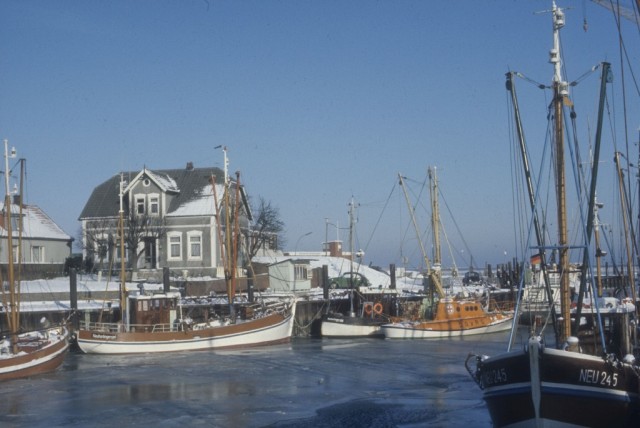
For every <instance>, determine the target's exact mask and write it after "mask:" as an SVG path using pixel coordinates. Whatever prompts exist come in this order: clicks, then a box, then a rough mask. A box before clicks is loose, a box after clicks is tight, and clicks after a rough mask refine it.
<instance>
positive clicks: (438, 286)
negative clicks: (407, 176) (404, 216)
mask: <svg viewBox="0 0 640 428" xmlns="http://www.w3.org/2000/svg"><path fill="white" fill-rule="evenodd" d="M398 179H399V180H400V187H402V191H403V193H404V198H405V200H406V201H407V208H408V210H409V215H411V222H412V223H413V228H414V230H415V231H416V237H417V238H418V244H419V245H420V251H421V252H422V258H423V259H424V264H425V268H426V269H427V272H428V274H429V279H430V280H431V282H432V283H433V286H434V287H435V289H436V292H437V293H438V297H441V298H442V297H444V296H445V292H444V288H442V283H441V282H440V275H439V274H438V273H436V271H435V269H433V268H432V267H431V263H430V262H429V257H428V256H427V252H426V250H425V249H424V244H423V243H422V239H421V236H420V229H419V228H418V222H417V221H416V216H415V212H414V211H415V210H414V209H413V206H412V205H411V202H410V201H409V194H408V193H407V189H406V188H405V186H404V179H403V177H402V175H401V174H398Z"/></svg>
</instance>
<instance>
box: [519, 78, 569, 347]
mask: <svg viewBox="0 0 640 428" xmlns="http://www.w3.org/2000/svg"><path fill="white" fill-rule="evenodd" d="M514 74H515V73H514V72H511V71H510V72H508V73H507V74H506V76H507V82H506V86H507V91H509V93H510V94H511V102H512V104H513V114H514V118H515V127H516V132H517V134H518V143H519V145H520V155H521V157H522V165H523V168H524V175H525V181H526V184H527V193H528V195H529V204H530V205H531V214H532V216H533V228H534V231H535V234H536V241H537V243H538V247H539V255H540V271H541V272H542V277H543V280H544V289H545V293H546V295H547V301H548V302H549V308H550V310H551V318H552V320H553V328H554V331H555V332H556V336H557V325H556V315H557V312H556V306H555V302H554V297H553V291H552V290H551V285H550V280H549V270H548V266H547V255H546V251H545V248H544V247H545V240H544V233H543V232H542V226H541V225H540V219H539V218H538V210H537V208H536V194H535V191H534V188H533V179H532V177H531V167H530V163H529V154H528V152H527V144H526V141H525V138H524V130H523V129H522V119H521V117H520V107H519V105H518V97H517V96H516V85H515V83H514V81H513V75H514Z"/></svg>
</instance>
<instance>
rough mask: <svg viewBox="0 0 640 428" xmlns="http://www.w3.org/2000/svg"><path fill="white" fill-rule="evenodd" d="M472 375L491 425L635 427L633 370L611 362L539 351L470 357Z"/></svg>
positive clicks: (639, 390)
mask: <svg viewBox="0 0 640 428" xmlns="http://www.w3.org/2000/svg"><path fill="white" fill-rule="evenodd" d="M476 358H477V361H476V362H475V363H476V369H475V371H472V376H473V378H474V379H475V380H476V382H477V383H478V385H479V386H480V388H481V389H482V390H483V398H484V400H485V402H486V403H487V407H488V408H489V413H490V414H491V420H492V421H493V424H494V426H495V427H540V426H544V427H569V426H571V427H602V428H608V427H637V426H639V425H638V423H640V419H639V407H640V383H639V380H638V379H639V375H640V373H639V372H638V367H637V366H636V365H634V364H630V363H627V362H623V361H619V360H617V359H615V358H603V357H597V356H592V355H588V354H584V353H579V352H577V351H570V350H564V349H553V348H548V347H545V345H544V343H543V342H542V340H541V339H540V338H539V337H532V338H530V339H529V342H528V344H527V347H526V348H524V349H521V350H518V351H512V352H507V353H504V354H500V355H496V356H493V357H486V356H481V357H476Z"/></svg>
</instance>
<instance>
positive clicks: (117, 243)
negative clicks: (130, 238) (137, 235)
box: [115, 240, 127, 261]
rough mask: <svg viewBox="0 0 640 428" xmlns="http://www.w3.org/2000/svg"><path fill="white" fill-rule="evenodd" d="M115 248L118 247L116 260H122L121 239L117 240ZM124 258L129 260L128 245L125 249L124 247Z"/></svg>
mask: <svg viewBox="0 0 640 428" xmlns="http://www.w3.org/2000/svg"><path fill="white" fill-rule="evenodd" d="M115 249H116V260H118V261H120V260H122V253H121V251H120V240H116V242H115ZM124 259H125V260H127V248H126V246H125V249H124Z"/></svg>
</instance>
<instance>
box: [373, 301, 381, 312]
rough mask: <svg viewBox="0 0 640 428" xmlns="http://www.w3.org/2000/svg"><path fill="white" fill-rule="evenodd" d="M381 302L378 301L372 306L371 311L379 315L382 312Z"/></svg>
mask: <svg viewBox="0 0 640 428" xmlns="http://www.w3.org/2000/svg"><path fill="white" fill-rule="evenodd" d="M382 309H383V308H382V303H380V302H378V303H376V304H375V305H374V306H373V312H375V313H376V314H377V315H380V314H381V313H382Z"/></svg>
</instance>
